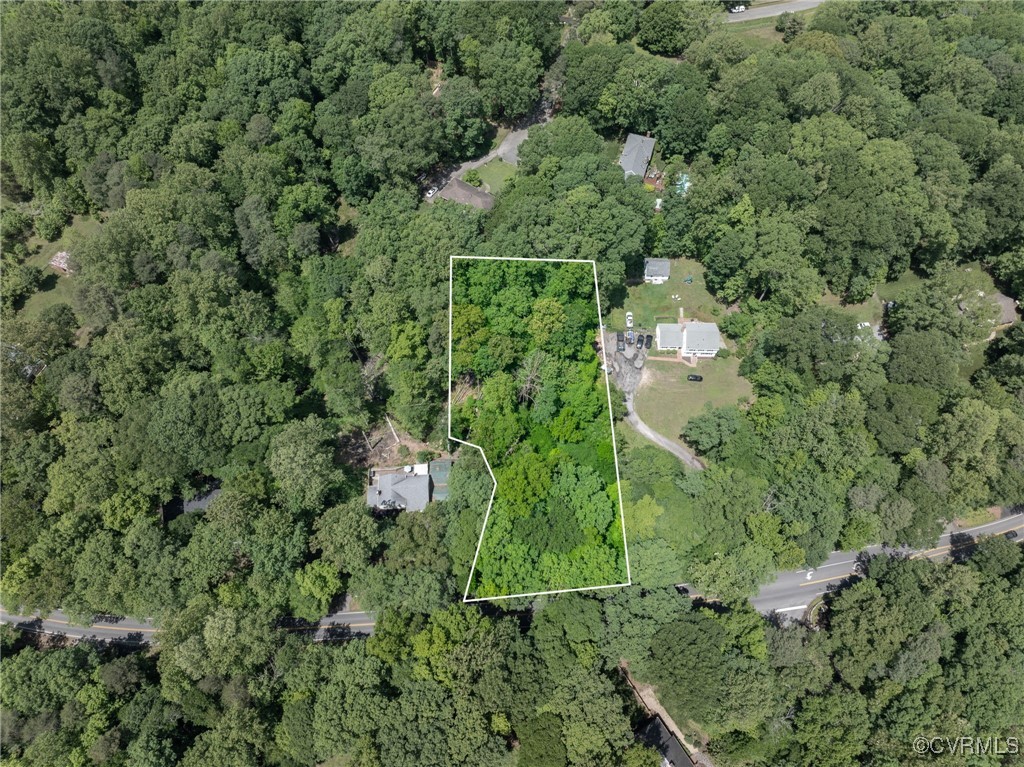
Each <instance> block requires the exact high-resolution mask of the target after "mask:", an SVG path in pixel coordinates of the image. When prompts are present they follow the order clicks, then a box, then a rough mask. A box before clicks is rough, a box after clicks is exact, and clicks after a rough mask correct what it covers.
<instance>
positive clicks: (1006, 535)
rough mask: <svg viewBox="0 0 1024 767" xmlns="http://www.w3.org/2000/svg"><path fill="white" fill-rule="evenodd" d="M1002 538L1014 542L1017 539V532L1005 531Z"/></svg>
mask: <svg viewBox="0 0 1024 767" xmlns="http://www.w3.org/2000/svg"><path fill="white" fill-rule="evenodd" d="M1003 537H1004V538H1006V539H1007V540H1010V541H1012V540H1014V539H1015V538H1016V537H1017V531H1016V530H1007V531H1006V532H1005V533H1003Z"/></svg>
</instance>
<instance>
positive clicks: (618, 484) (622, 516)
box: [448, 256, 633, 602]
mask: <svg viewBox="0 0 1024 767" xmlns="http://www.w3.org/2000/svg"><path fill="white" fill-rule="evenodd" d="M456 260H461V261H534V262H537V261H539V262H542V263H543V262H548V263H558V264H590V266H591V268H592V269H593V271H594V295H595V296H596V298H597V326H598V328H599V329H600V331H601V362H602V363H603V366H602V368H601V369H602V370H603V371H604V389H605V393H606V394H607V396H608V427H609V428H610V429H611V433H612V455H613V456H614V458H615V490H616V493H617V494H618V496H619V520H620V521H621V522H622V550H623V554H624V555H625V559H626V582H625V583H609V584H605V585H602V586H583V587H581V588H575V589H556V590H553V591H531V592H527V593H525V594H504V595H502V596H495V597H472V598H471V597H470V596H469V588H470V586H472V585H473V573H475V572H476V562H477V559H478V558H479V557H480V546H481V545H483V542H484V534H485V533H486V532H487V520H488V518H489V517H490V516H491V509H492V508H493V507H494V494H495V493H496V492H497V491H498V480H497V478H496V477H495V476H494V471H493V470H492V469H491V462H490V461H488V460H487V454H486V453H484V450H483V448H482V447H480V446H479V445H474V444H473V443H472V442H467V441H466V440H464V439H459V438H458V437H455V436H452V340H453V339H452V309H453V307H454V293H455V280H454V265H455V261H456ZM604 347H605V344H604V323H603V322H602V321H601V290H600V288H598V285H597V262H596V261H594V260H592V259H582V258H515V257H512V256H507V257H506V256H449V257H448V439H450V440H451V441H452V442H458V443H460V444H463V445H468V446H469V447H472V448H476V449H477V450H479V451H480V455H481V456H482V457H483V459H484V465H486V466H487V473H488V474H490V475H491V482H493V483H494V486H493V487H492V488H491V499H490V500H489V501H488V502H487V512H486V513H485V514H484V524H483V527H481V528H480V539H479V540H478V541H477V542H476V553H475V554H474V555H473V565H472V566H471V567H470V568H469V578H468V579H467V581H466V590H465V592H463V594H462V601H463V602H491V601H494V600H496V599H515V598H517V597H539V596H545V595H548V594H566V593H568V592H571V591H595V590H597V589H616V588H622V587H623V586H632V585H633V574H632V572H631V570H630V568H629V544H628V543H627V542H626V511H625V507H624V506H623V504H622V479H621V477H620V476H619V448H618V445H617V444H616V442H615V416H614V415H613V413H612V387H611V383H609V380H608V355H607V353H606V352H605V348H604Z"/></svg>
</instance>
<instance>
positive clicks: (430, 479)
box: [366, 459, 452, 511]
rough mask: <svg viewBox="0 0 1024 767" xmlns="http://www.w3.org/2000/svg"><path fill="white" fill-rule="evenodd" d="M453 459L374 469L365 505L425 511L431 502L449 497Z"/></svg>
mask: <svg viewBox="0 0 1024 767" xmlns="http://www.w3.org/2000/svg"><path fill="white" fill-rule="evenodd" d="M451 468H452V460H451V459H444V460H437V461H430V462H429V463H418V464H415V465H411V466H398V467H390V468H379V469H371V470H370V474H369V483H368V485H367V488H366V505H367V506H370V507H371V508H374V509H379V510H380V511H391V510H395V509H400V510H402V511H423V510H424V509H425V508H426V507H427V504H428V503H430V502H431V501H443V500H446V499H447V498H448V474H449V473H450V472H451Z"/></svg>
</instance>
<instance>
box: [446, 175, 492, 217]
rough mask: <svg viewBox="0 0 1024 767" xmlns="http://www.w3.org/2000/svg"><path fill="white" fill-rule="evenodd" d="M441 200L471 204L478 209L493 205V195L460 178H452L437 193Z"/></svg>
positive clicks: (486, 208) (485, 208) (488, 208)
mask: <svg viewBox="0 0 1024 767" xmlns="http://www.w3.org/2000/svg"><path fill="white" fill-rule="evenodd" d="M437 196H438V197H440V198H441V199H442V200H451V201H452V202H458V203H461V204H463V205H472V206H473V207H474V208H480V210H490V209H491V208H493V207H494V197H492V196H491V194H490V193H488V192H485V191H484V190H483V189H478V188H477V187H475V186H473V185H472V184H467V183H466V182H465V181H463V180H462V179H461V178H453V179H452V180H451V181H449V182H448V183H447V184H446V185H445V187H444V189H442V190H441V191H440V192H438V193H437Z"/></svg>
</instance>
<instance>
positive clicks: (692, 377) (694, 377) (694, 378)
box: [686, 373, 704, 383]
mask: <svg viewBox="0 0 1024 767" xmlns="http://www.w3.org/2000/svg"><path fill="white" fill-rule="evenodd" d="M686 380H687V381H697V382H698V383H699V382H700V381H703V380H704V376H698V375H693V374H692V373H691V374H690V375H688V376H686Z"/></svg>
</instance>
